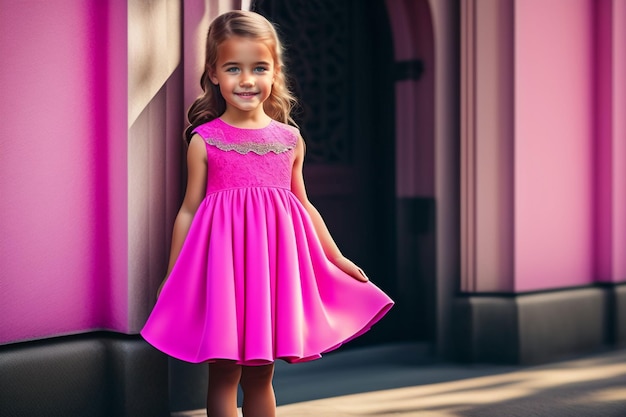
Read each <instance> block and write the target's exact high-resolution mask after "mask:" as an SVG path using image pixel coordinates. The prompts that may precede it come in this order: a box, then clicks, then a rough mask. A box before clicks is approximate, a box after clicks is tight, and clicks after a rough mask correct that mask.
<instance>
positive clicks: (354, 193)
mask: <svg viewBox="0 0 626 417" xmlns="http://www.w3.org/2000/svg"><path fill="white" fill-rule="evenodd" d="M251 10H253V11H256V12H258V13H260V14H262V15H264V16H266V17H267V18H268V19H269V20H270V21H272V22H273V23H274V24H275V25H276V26H277V30H278V32H279V35H280V37H281V40H282V41H283V43H284V47H285V55H286V66H287V72H288V74H289V75H290V76H291V85H292V88H293V90H294V92H295V93H296V95H297V97H298V99H299V101H300V104H301V106H300V109H299V112H298V114H297V115H296V121H297V123H298V124H299V126H300V129H301V132H302V136H303V138H304V139H305V142H306V143H307V154H306V158H305V165H304V176H305V181H306V184H307V191H308V194H309V198H310V199H311V201H312V203H313V204H314V205H315V207H316V208H317V209H318V210H319V211H320V213H321V214H322V216H323V218H324V220H325V221H326V223H327V225H328V227H329V229H330V231H331V233H332V235H333V238H334V239H335V240H336V242H337V244H338V245H339V247H340V248H341V250H342V252H343V253H344V254H345V255H346V256H347V257H348V258H350V259H352V260H353V261H355V262H356V263H357V264H359V265H360V266H362V267H363V269H364V270H365V271H366V272H367V273H368V275H369V276H370V278H371V279H372V281H373V282H374V283H375V284H376V285H378V286H379V287H381V288H382V289H383V290H384V291H385V292H387V293H388V294H389V295H390V296H391V297H392V298H393V299H394V300H395V301H396V306H395V307H394V308H393V309H392V310H391V311H390V313H389V315H388V316H387V317H385V318H384V319H383V320H382V321H381V322H380V323H378V324H376V326H374V328H373V330H372V331H371V332H369V333H367V334H365V335H364V336H363V337H361V338H358V339H356V340H355V341H353V342H351V343H350V344H349V346H362V345H371V344H378V343H389V342H403V341H427V342H433V340H434V333H435V303H434V300H435V298H436V297H435V272H434V264H435V256H434V244H435V242H434V236H435V231H434V198H432V196H419V197H415V196H410V197H409V198H407V196H404V195H401V194H399V193H398V187H397V184H398V182H397V176H403V175H405V173H404V172H398V171H397V169H396V167H397V162H398V161H397V156H396V155H397V152H396V146H404V144H403V143H399V145H397V144H396V142H397V137H398V136H397V134H396V133H397V132H396V123H397V112H396V108H395V105H396V102H397V100H396V94H397V90H396V85H397V82H398V81H399V80H403V79H404V78H406V77H409V78H411V77H412V78H415V77H419V76H420V74H421V69H422V64H423V63H421V62H419V60H413V61H412V62H409V63H407V62H404V61H403V62H395V61H396V58H395V57H394V44H393V42H394V39H393V37H392V28H391V25H390V18H389V17H388V11H387V7H386V5H385V2H384V1H383V0H346V1H341V2H338V1H336V0H316V1H310V0H256V1H253V2H252V4H251ZM422 119H423V118H422ZM416 120H421V119H420V118H419V117H416ZM424 132H425V133H424V134H425V136H427V137H424V136H417V137H414V138H409V139H406V138H405V140H410V141H420V140H427V141H430V142H429V143H428V144H427V145H425V146H417V147H416V146H410V147H408V149H409V150H411V151H414V150H416V149H417V150H423V149H432V140H433V139H432V135H430V132H429V131H428V129H424ZM409 158H410V156H409ZM415 160H417V161H418V162H419V161H422V160H426V161H428V160H429V159H428V157H424V156H422V157H421V158H418V157H416V158H415ZM431 165H432V164H431ZM408 171H409V173H411V172H413V171H412V170H410V169H409V170H408ZM431 171H432V170H431ZM418 172H420V173H421V172H423V171H419V170H418ZM430 175H431V176H432V175H433V174H432V172H431V173H430ZM426 181H430V182H432V177H431V178H428V179H426Z"/></svg>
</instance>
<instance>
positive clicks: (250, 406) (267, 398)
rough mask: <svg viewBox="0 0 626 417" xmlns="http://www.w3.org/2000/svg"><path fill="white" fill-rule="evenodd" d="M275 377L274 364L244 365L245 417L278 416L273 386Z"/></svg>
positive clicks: (242, 378) (242, 387)
mask: <svg viewBox="0 0 626 417" xmlns="http://www.w3.org/2000/svg"><path fill="white" fill-rule="evenodd" d="M273 377H274V364H270V365H263V366H244V367H242V370H241V389H242V390H243V407H242V408H243V415H244V416H245V417H275V416H276V398H275V397H274V387H273V386H272V378H273Z"/></svg>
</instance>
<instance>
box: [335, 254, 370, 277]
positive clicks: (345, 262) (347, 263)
mask: <svg viewBox="0 0 626 417" xmlns="http://www.w3.org/2000/svg"><path fill="white" fill-rule="evenodd" d="M332 262H333V264H335V265H336V266H337V267H338V268H339V269H341V270H342V271H343V272H345V273H346V274H348V275H350V276H351V277H352V278H354V279H356V280H357V281H361V282H367V281H369V278H368V277H367V275H365V272H363V270H362V269H361V268H359V267H358V266H356V265H355V264H354V262H352V261H351V260H350V259H348V258H346V257H345V256H339V257H338V258H335V259H333V260H332Z"/></svg>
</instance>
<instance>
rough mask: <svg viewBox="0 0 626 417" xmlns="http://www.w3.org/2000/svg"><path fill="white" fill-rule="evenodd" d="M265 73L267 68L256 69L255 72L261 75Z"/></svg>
mask: <svg viewBox="0 0 626 417" xmlns="http://www.w3.org/2000/svg"><path fill="white" fill-rule="evenodd" d="M265 71H267V68H265V67H256V68H255V69H254V72H259V73H264V72H265Z"/></svg>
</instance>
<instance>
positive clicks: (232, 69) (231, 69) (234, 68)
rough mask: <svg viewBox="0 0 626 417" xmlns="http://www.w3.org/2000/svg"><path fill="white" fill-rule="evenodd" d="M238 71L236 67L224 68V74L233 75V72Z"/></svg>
mask: <svg viewBox="0 0 626 417" xmlns="http://www.w3.org/2000/svg"><path fill="white" fill-rule="evenodd" d="M238 71H239V68H237V67H230V68H226V72H232V73H235V72H238Z"/></svg>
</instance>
